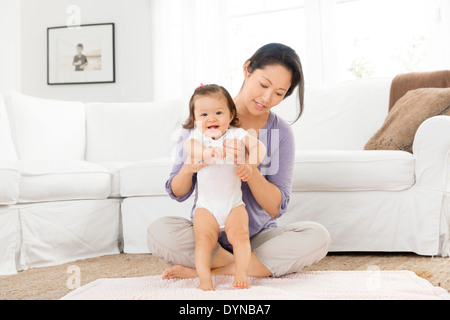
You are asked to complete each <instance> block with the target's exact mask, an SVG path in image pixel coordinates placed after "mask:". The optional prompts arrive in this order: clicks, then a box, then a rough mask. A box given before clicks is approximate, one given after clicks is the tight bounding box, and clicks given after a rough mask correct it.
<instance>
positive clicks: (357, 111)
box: [273, 79, 391, 150]
mask: <svg viewBox="0 0 450 320" xmlns="http://www.w3.org/2000/svg"><path fill="white" fill-rule="evenodd" d="M390 83H391V80H390V79H364V80H358V81H348V82H344V83H342V84H339V85H335V86H331V87H324V88H322V87H307V88H306V89H305V108H304V112H303V115H302V116H301V118H300V119H299V120H298V121H297V122H296V123H295V124H294V125H293V127H292V128H293V132H294V135H295V145H296V149H297V150H363V148H364V145H365V144H366V142H367V140H369V139H370V137H371V136H373V134H374V133H375V132H376V131H377V130H378V129H379V128H380V127H381V125H382V124H383V121H384V119H386V116H387V113H388V102H389V88H390ZM288 99H289V98H288ZM290 100H291V103H290V104H288V105H285V104H283V105H280V106H277V107H275V108H274V109H273V110H274V111H275V112H276V113H277V114H280V115H281V116H282V117H283V113H284V112H285V111H286V110H285V109H286V108H287V107H288V108H289V109H290V110H291V111H292V110H295V105H294V104H293V103H294V102H296V100H295V97H290ZM278 108H280V109H278ZM292 118H293V117H292V116H286V119H292Z"/></svg>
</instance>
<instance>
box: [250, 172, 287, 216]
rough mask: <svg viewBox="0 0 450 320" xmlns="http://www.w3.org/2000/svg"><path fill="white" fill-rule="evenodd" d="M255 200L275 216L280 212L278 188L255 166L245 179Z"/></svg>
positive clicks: (279, 192)
mask: <svg viewBox="0 0 450 320" xmlns="http://www.w3.org/2000/svg"><path fill="white" fill-rule="evenodd" d="M247 183H248V186H249V187H250V190H251V191H252V194H253V197H255V200H256V202H258V204H259V205H260V206H261V207H262V208H263V209H264V210H265V211H266V212H267V213H268V214H269V215H270V217H271V218H276V217H277V216H278V215H279V213H280V206H281V201H282V196H281V191H280V189H279V188H278V187H277V186H276V185H275V184H273V183H270V182H269V181H267V179H266V178H265V177H264V176H263V175H262V174H261V172H260V171H259V170H258V168H257V167H254V168H253V170H252V175H251V177H250V178H249V179H248V180H247Z"/></svg>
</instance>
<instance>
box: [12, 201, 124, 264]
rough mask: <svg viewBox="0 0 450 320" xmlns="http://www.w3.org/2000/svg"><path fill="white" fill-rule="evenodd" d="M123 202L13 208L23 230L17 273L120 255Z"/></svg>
mask: <svg viewBox="0 0 450 320" xmlns="http://www.w3.org/2000/svg"><path fill="white" fill-rule="evenodd" d="M121 201H122V200H121V199H107V200H75V201H59V202H48V203H35V204H21V205H15V206H11V207H12V208H14V209H16V210H18V212H19V217H20V228H21V230H20V231H21V244H20V254H19V255H20V256H19V261H17V270H18V271H20V270H23V269H27V268H29V267H45V266H51V265H58V264H62V263H66V262H70V261H75V260H80V259H87V258H92V257H98V256H102V255H109V254H117V253H120V250H119V239H120V203H121Z"/></svg>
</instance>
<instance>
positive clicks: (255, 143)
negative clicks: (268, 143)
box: [236, 134, 266, 181]
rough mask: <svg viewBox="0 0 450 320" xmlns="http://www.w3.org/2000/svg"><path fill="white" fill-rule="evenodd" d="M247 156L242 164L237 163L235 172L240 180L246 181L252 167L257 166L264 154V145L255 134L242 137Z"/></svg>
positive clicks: (250, 175)
mask: <svg viewBox="0 0 450 320" xmlns="http://www.w3.org/2000/svg"><path fill="white" fill-rule="evenodd" d="M244 144H245V148H246V150H248V158H247V159H246V162H245V163H244V164H238V167H237V170H236V174H237V175H238V177H239V179H241V180H242V181H248V180H249V179H250V178H251V177H252V174H253V167H255V168H257V167H258V166H259V164H260V163H261V162H262V161H263V159H264V157H265V156H266V147H265V146H264V144H263V143H262V142H261V141H259V140H258V138H256V137H255V136H252V135H250V134H248V135H246V136H245V138H244Z"/></svg>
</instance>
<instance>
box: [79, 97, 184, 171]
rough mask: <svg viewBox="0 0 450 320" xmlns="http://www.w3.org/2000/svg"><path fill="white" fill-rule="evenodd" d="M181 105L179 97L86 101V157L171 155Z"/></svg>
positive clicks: (109, 158) (119, 159) (126, 158)
mask: <svg viewBox="0 0 450 320" xmlns="http://www.w3.org/2000/svg"><path fill="white" fill-rule="evenodd" d="M182 108H183V104H182V103H181V102H180V101H171V102H149V103H89V104H87V119H86V120H87V149H86V160H87V161H92V162H123V161H141V160H146V159H154V158H161V157H169V156H170V155H171V153H172V151H173V148H174V146H175V144H176V138H177V137H178V136H177V132H176V131H177V130H176V129H179V128H180V127H181V110H182ZM186 108H187V107H186Z"/></svg>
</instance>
